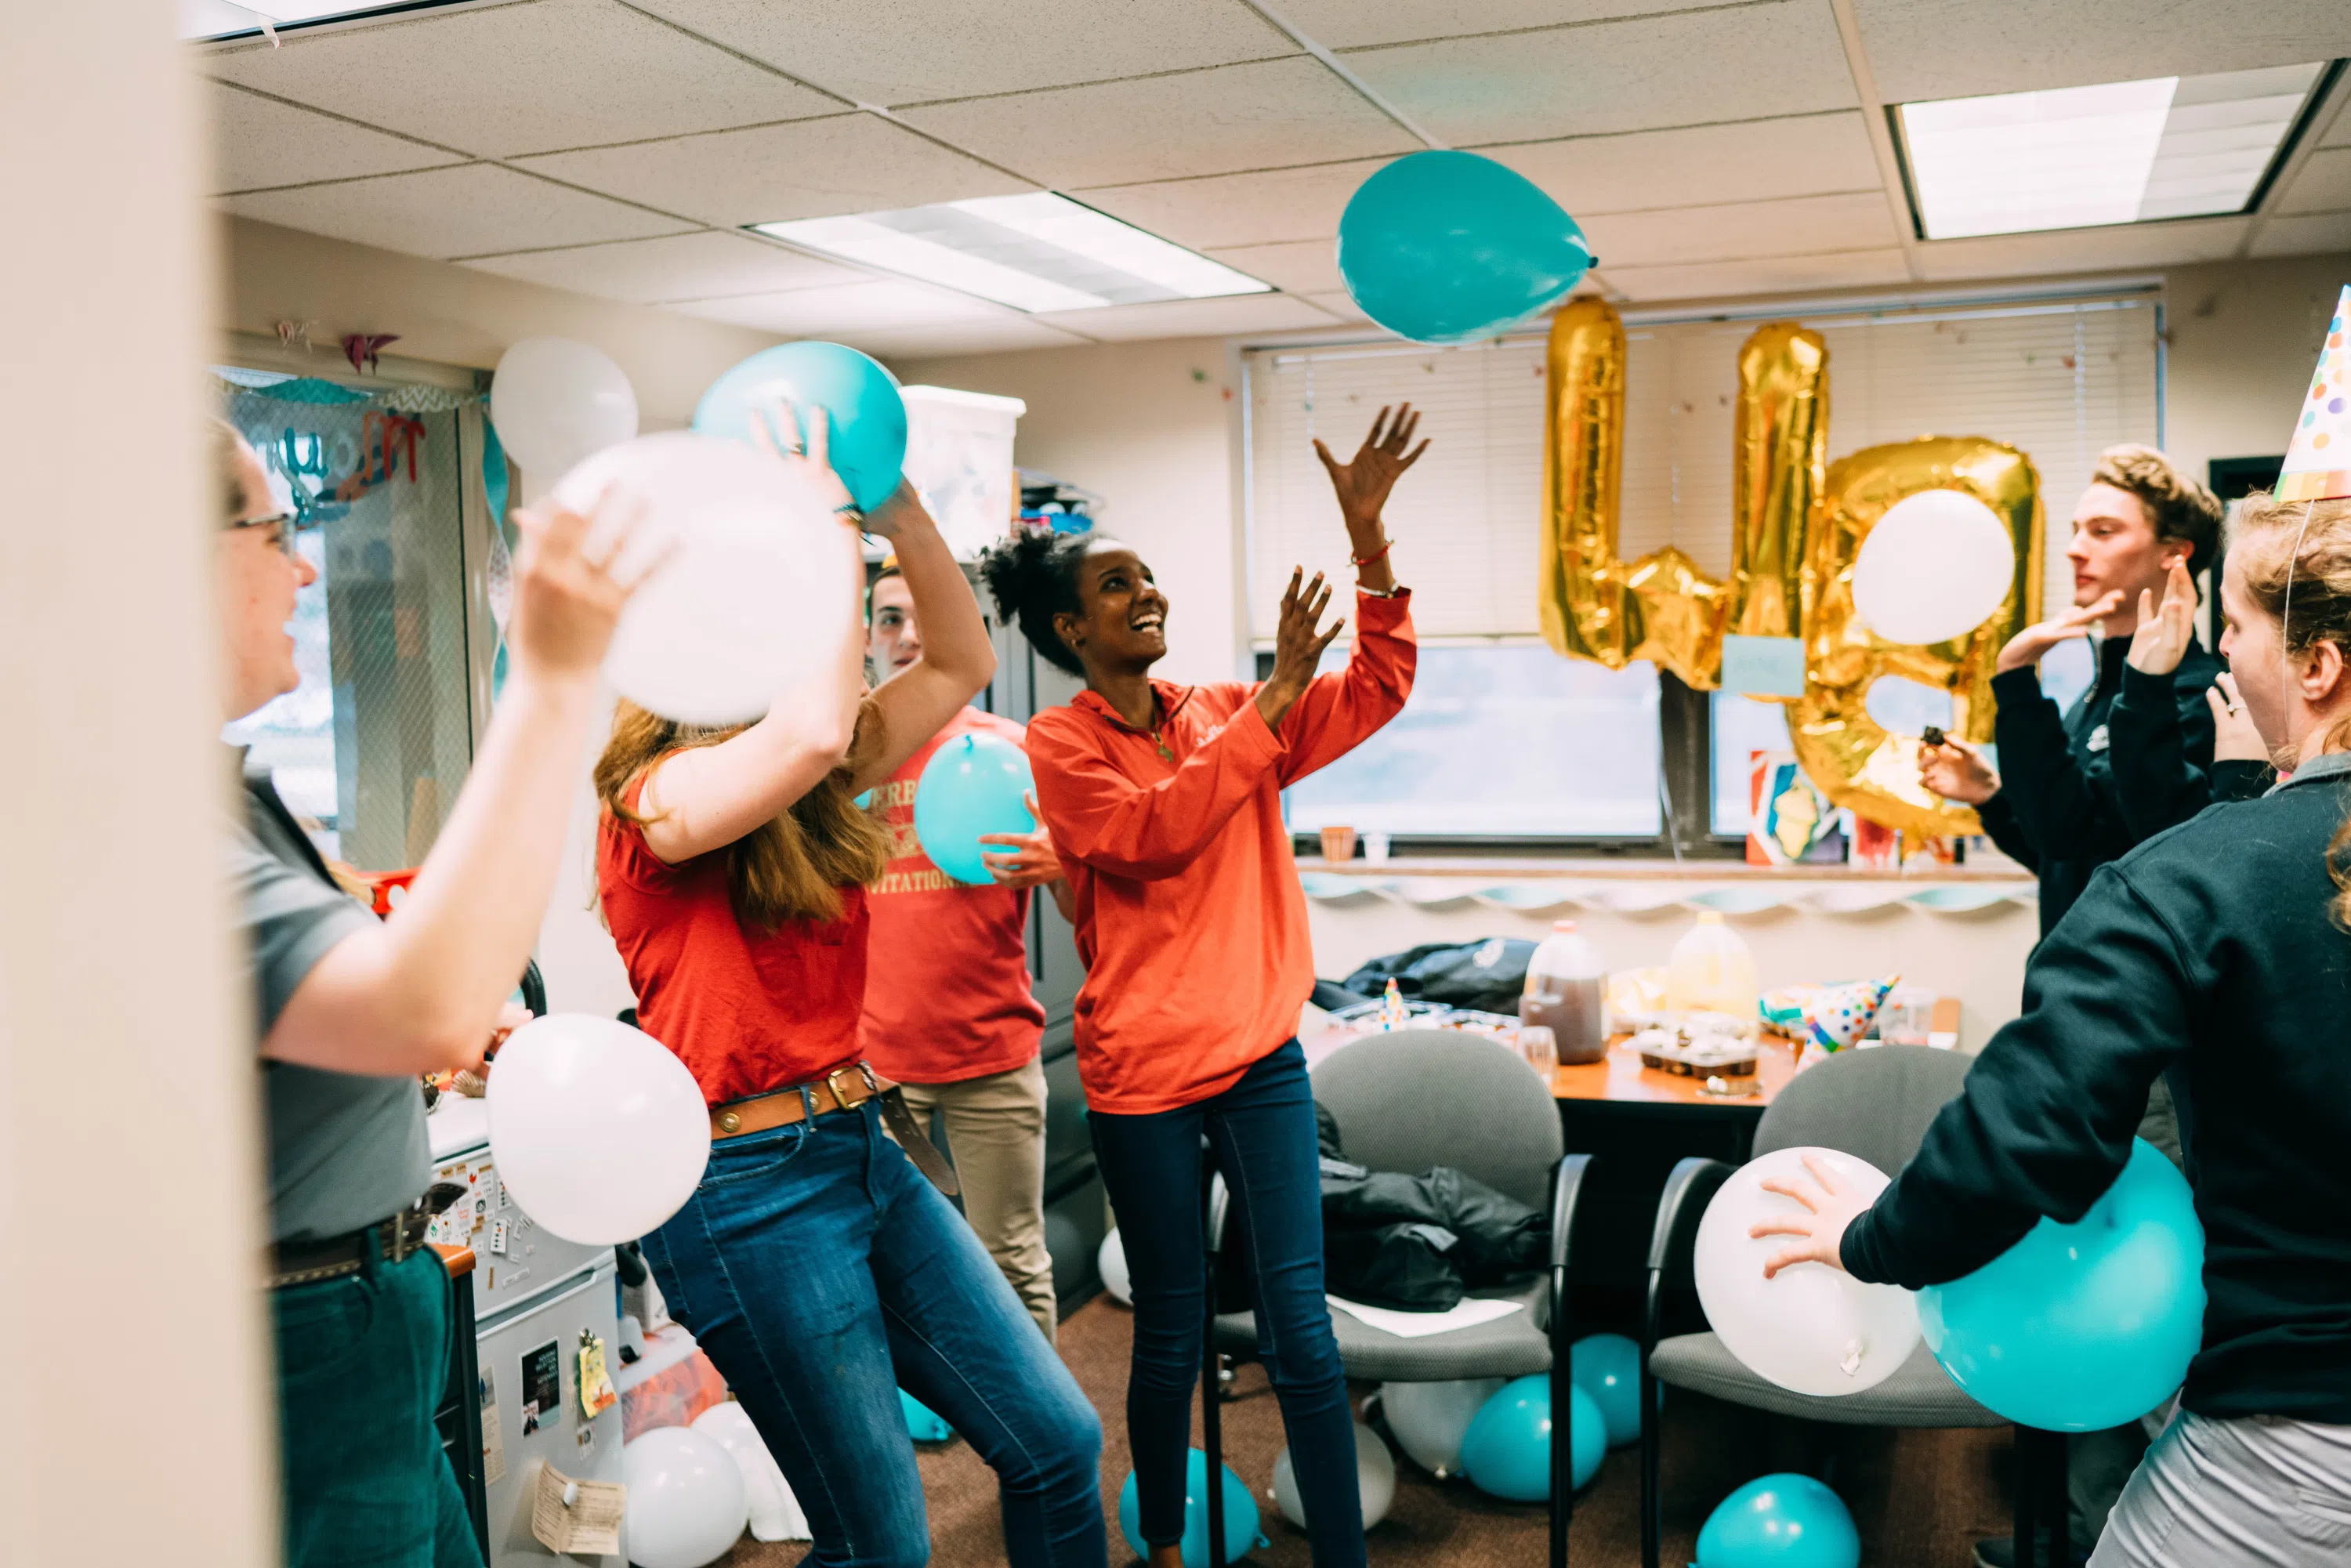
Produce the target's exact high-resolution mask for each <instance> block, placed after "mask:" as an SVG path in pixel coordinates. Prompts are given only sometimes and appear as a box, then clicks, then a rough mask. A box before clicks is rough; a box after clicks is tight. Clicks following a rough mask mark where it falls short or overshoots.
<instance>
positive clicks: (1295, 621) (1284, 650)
mask: <svg viewBox="0 0 2351 1568" xmlns="http://www.w3.org/2000/svg"><path fill="white" fill-rule="evenodd" d="M1305 575H1306V569H1305V568H1304V567H1298V568H1296V569H1294V570H1291V572H1290V591H1288V592H1286V593H1284V594H1283V595H1282V596H1281V625H1280V629H1279V630H1278V631H1277V632H1275V633H1274V643H1273V674H1270V675H1268V676H1267V677H1266V680H1265V685H1262V686H1259V688H1258V693H1257V711H1258V712H1259V714H1260V715H1261V716H1263V717H1264V719H1265V722H1266V727H1267V728H1269V729H1279V728H1280V727H1281V720H1282V717H1283V716H1284V715H1286V714H1288V713H1289V712H1290V705H1292V704H1293V703H1295V702H1297V701H1298V699H1299V698H1300V697H1301V696H1302V695H1305V692H1306V687H1307V685H1308V683H1310V682H1311V681H1312V680H1313V679H1314V671H1315V669H1316V667H1317V666H1318V665H1320V664H1322V650H1323V649H1325V648H1328V647H1329V646H1330V645H1331V644H1332V643H1333V642H1335V641H1337V640H1338V636H1339V633H1340V632H1343V631H1345V630H1346V627H1347V618H1346V617H1345V616H1343V615H1342V616H1341V617H1339V619H1338V620H1336V621H1333V622H1331V629H1330V630H1329V631H1328V632H1324V631H1322V630H1320V623H1321V622H1322V612H1323V611H1325V610H1327V609H1329V608H1330V606H1331V590H1330V588H1329V587H1328V586H1327V585H1325V584H1324V582H1323V580H1322V573H1321V572H1319V571H1318V572H1316V573H1315V574H1314V580H1313V581H1311V582H1309V583H1306V584H1305V585H1304V587H1303V588H1302V589H1301V586H1300V581H1301V579H1302V578H1304V577H1305Z"/></svg>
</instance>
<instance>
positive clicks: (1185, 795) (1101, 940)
mask: <svg viewBox="0 0 2351 1568" xmlns="http://www.w3.org/2000/svg"><path fill="white" fill-rule="evenodd" d="M1418 423H1419V422H1418V419H1417V417H1416V415H1414V414H1413V413H1412V412H1411V409H1410V407H1409V405H1406V406H1405V408H1402V409H1399V410H1395V411H1391V410H1388V409H1382V410H1381V411H1380V413H1379V417H1378V418H1377V419H1376V420H1375V421H1374V423H1373V425H1372V430H1371V434H1369V436H1368V437H1366V439H1365V440H1364V444H1363V446H1362V448H1361V449H1360V450H1359V451H1357V453H1356V454H1355V455H1354V458H1353V461H1352V462H1348V463H1341V462H1340V461H1338V460H1337V459H1336V458H1334V457H1332V455H1331V454H1330V453H1329V451H1328V450H1326V449H1325V448H1324V447H1323V445H1322V443H1321V442H1319V441H1318V442H1316V443H1315V450H1316V452H1317V453H1318V454H1319V455H1321V457H1322V463H1323V465H1324V467H1325V468H1326V469H1327V470H1328V472H1329V474H1330V476H1331V484H1332V490H1333V492H1334V493H1335V495H1336V497H1337V498H1338V501H1339V509H1340V514H1341V517H1342V519H1343V522H1344V523H1345V526H1346V530H1347V538H1348V543H1349V546H1350V549H1349V552H1348V553H1349V556H1350V558H1351V560H1352V564H1353V566H1354V568H1355V570H1356V579H1355V583H1356V601H1355V622H1354V624H1355V644H1354V647H1353V651H1352V653H1351V655H1350V657H1349V659H1348V661H1347V667H1346V669H1345V671H1344V672H1343V673H1332V674H1317V673H1316V672H1317V668H1318V666H1319V664H1320V662H1321V659H1322V653H1323V651H1324V650H1325V649H1327V648H1328V647H1329V646H1330V645H1331V643H1332V641H1333V640H1334V639H1336V638H1337V636H1338V635H1339V632H1340V631H1341V629H1342V628H1343V627H1344V626H1345V624H1346V622H1344V621H1343V620H1342V621H1340V622H1334V623H1333V624H1332V625H1331V626H1329V627H1328V628H1325V627H1323V625H1322V616H1323V614H1324V612H1326V611H1327V609H1328V607H1329V604H1330V599H1331V590H1330V589H1328V588H1326V587H1325V586H1323V581H1322V578H1321V577H1320V576H1319V575H1318V576H1317V577H1316V578H1315V579H1314V580H1312V581H1311V582H1307V581H1305V580H1304V577H1305V574H1304V572H1303V571H1302V570H1301V571H1300V572H1298V573H1297V574H1295V575H1293V576H1292V578H1291V580H1290V586H1289V591H1287V592H1286V593H1284V594H1283V596H1282V600H1281V612H1280V630H1279V636H1278V640H1277V643H1276V647H1275V652H1274V662H1273V673H1272V674H1271V675H1270V676H1269V677H1268V678H1267V679H1265V680H1263V681H1259V682H1252V683H1246V684H1244V683H1239V682H1234V683H1228V684H1220V685H1203V686H1187V685H1177V684H1175V683H1174V682H1169V681H1159V680H1154V679H1152V678H1151V670H1152V667H1153V666H1154V665H1155V664H1157V663H1158V662H1159V661H1160V660H1161V659H1163V658H1165V656H1166V653H1167V634H1166V632H1167V615H1168V609H1169V606H1168V599H1167V595H1166V594H1165V592H1164V591H1161V589H1160V587H1159V585H1158V583H1157V582H1156V580H1155V579H1154V578H1153V576H1152V573H1151V569H1150V568H1149V566H1147V565H1146V564H1144V560H1143V559H1142V558H1141V557H1140V556H1138V555H1137V554H1136V553H1135V552H1134V550H1133V549H1129V548H1128V547H1127V546H1125V545H1123V544H1122V543H1120V542H1119V541H1118V540H1116V539H1113V538H1106V537H1104V536H1102V535H1100V534H1044V533H1034V532H1030V533H1023V534H1021V535H1019V536H1017V537H1016V538H1014V539H1012V540H1011V541H1009V542H1008V543H1007V544H1003V545H999V546H998V547H997V548H996V549H993V550H991V551H990V552H989V553H988V555H987V558H986V559H985V560H984V561H983V569H984V570H985V571H986V573H987V584H988V588H989V590H990V591H991V592H993V593H994V595H995V597H996V601H997V605H998V609H999V610H1000V611H1001V612H1002V613H1003V615H1004V617H1005V619H1006V620H1007V621H1017V622H1019V626H1020V630H1021V632H1023V634H1025V635H1026V636H1027V637H1028V639H1029V643H1030V645H1031V646H1032V647H1034V648H1035V649H1036V650H1037V652H1038V653H1040V654H1041V655H1042V656H1043V657H1044V658H1046V659H1047V660H1048V661H1050V663H1052V664H1055V665H1057V666H1058V667H1060V668H1061V669H1064V670H1067V671H1069V672H1070V673H1071V674H1077V675H1081V676H1083V677H1084V679H1085V682H1086V689H1085V690H1084V691H1082V692H1080V693H1079V694H1078V695H1077V696H1076V698H1075V699H1073V700H1072V701H1071V704H1070V705H1069V706H1066V707H1056V708H1048V709H1047V710H1046V711H1045V712H1043V713H1040V714H1039V715H1038V716H1036V717H1035V718H1033V719H1031V720H1030V721H1029V757H1030V758H1031V759H1032V760H1033V762H1034V763H1035V766H1036V773H1037V798H1038V800H1040V801H1041V802H1042V803H1043V805H1044V808H1045V820H1046V825H1047V826H1048V827H1049V828H1050V830H1051V831H1052V834H1053V841H1054V843H1055V844H1057V845H1058V846H1059V847H1060V850H1061V861H1062V863H1063V865H1064V866H1065V867H1066V869H1067V871H1068V874H1069V877H1070V883H1071V890H1072V892H1073V893H1074V894H1075V899H1076V904H1077V917H1078V918H1077V936H1078V952H1079V954H1080V956H1082V957H1083V958H1084V959H1085V961H1086V979H1085V984H1084V987H1083V988H1081V990H1080V991H1079V993H1078V999H1077V1009H1076V1013H1077V1017H1076V1026H1077V1045H1078V1071H1079V1076H1080V1078H1081V1081H1082V1082H1083V1083H1084V1085H1085V1091H1086V1104H1087V1108H1088V1113H1089V1114H1088V1118H1087V1120H1088V1126H1089V1130H1090V1131H1091V1133H1092V1138H1093V1145H1094V1155H1095V1160H1096V1163H1097V1165H1098V1166H1099V1168H1100V1169H1101V1171H1102V1182H1103V1185H1104V1186H1105V1187H1107V1188H1108V1190H1109V1193H1110V1199H1111V1204H1112V1207H1113V1208H1115V1209H1116V1210H1117V1213H1118V1221H1119V1235H1120V1237H1121V1239H1123V1243H1124V1246H1125V1249H1126V1261H1127V1267H1128V1270H1129V1275H1130V1279H1131V1282H1132V1285H1133V1288H1134V1358H1133V1364H1132V1365H1131V1367H1130V1369H1129V1375H1128V1381H1127V1391H1126V1426H1127V1437H1128V1442H1129V1446H1130V1447H1131V1448H1132V1449H1133V1451H1134V1488H1135V1500H1136V1513H1137V1530H1138V1534H1139V1538H1140V1543H1141V1545H1142V1547H1143V1548H1144V1550H1146V1552H1147V1554H1148V1556H1149V1559H1150V1563H1151V1568H1179V1565H1180V1564H1181V1563H1182V1562H1183V1561H1184V1558H1183V1552H1182V1546H1181V1542H1183V1540H1184V1538H1185V1535H1186V1505H1185V1490H1186V1480H1185V1478H1186V1467H1187V1465H1188V1463H1189V1460H1188V1458H1187V1446H1188V1444H1189V1441H1190V1437H1191V1429H1192V1419H1191V1414H1190V1411H1191V1399H1192V1388H1193V1385H1194V1384H1195V1382H1196V1380H1197V1378H1198V1376H1199V1372H1200V1366H1201V1362H1202V1357H1203V1354H1204V1350H1203V1346H1202V1343H1201V1334H1202V1332H1203V1325H1204V1323H1205V1322H1206V1307H1207V1297H1206V1290H1207V1267H1206V1263H1205V1260H1204V1247H1205V1241H1204V1238H1203V1232H1202V1227H1203V1223H1204V1216H1203V1214H1202V1204H1201V1196H1202V1184H1203V1161H1204V1157H1212V1158H1213V1159H1214V1161H1215V1163H1216V1166H1217V1169H1218V1170H1219V1171H1221V1172H1222V1173H1223V1175H1224V1177H1225V1181H1226V1184H1227V1186H1228V1190H1229V1191H1230V1192H1231V1194H1232V1201H1233V1205H1234V1207H1235V1211H1236V1214H1237V1217H1238V1223H1239V1224H1240V1226H1241V1227H1242V1228H1243V1229H1244V1231H1245V1233H1246V1234H1247V1235H1248V1237H1249V1272H1250V1276H1251V1278H1250V1286H1251V1291H1250V1294H1251V1297H1252V1299H1253V1300H1254V1301H1255V1302H1256V1303H1257V1322H1258V1338H1259V1349H1260V1350H1261V1351H1262V1352H1263V1354H1264V1359H1265V1364H1266V1368H1267V1374H1268V1376H1269V1377H1270V1380H1271V1382H1272V1384H1273V1388H1274V1393H1275V1396H1276V1397H1277V1399H1278V1400H1279V1401H1280V1406H1281V1420H1282V1428H1283V1431H1284V1433H1285V1434H1286V1435H1287V1437H1288V1438H1289V1442H1290V1458H1291V1460H1292V1463H1293V1466H1294V1469H1295V1472H1296V1476H1297V1480H1298V1492H1299V1497H1300V1499H1301V1504H1302V1506H1303V1509H1304V1511H1305V1515H1306V1533H1307V1538H1308V1542H1309V1544H1310V1547H1311V1553H1312V1557H1313V1561H1314V1563H1315V1565H1316V1568H1360V1565H1361V1564H1362V1563H1363V1562H1364V1521H1363V1506H1362V1497H1361V1494H1360V1492H1359V1490H1358V1482H1357V1471H1356V1457H1355V1437H1354V1426H1353V1416H1352V1414H1351V1413H1350V1411H1349V1408H1348V1403H1347V1382H1346V1374H1345V1369H1344V1368H1343V1365H1342V1364H1341V1363H1340V1359H1339V1346H1338V1341H1337V1338H1336V1336H1335V1335H1334V1334H1333V1333H1332V1328H1331V1311H1330V1307H1329V1304H1328V1303H1327V1302H1326V1301H1325V1300H1324V1296H1323V1277H1322V1198H1321V1187H1320V1185H1319V1177H1318V1176H1317V1170H1318V1166H1319V1160H1320V1153H1321V1151H1320V1146H1319V1144H1318V1141H1317V1136H1316V1129H1315V1124H1314V1097H1313V1093H1312V1092H1311V1089H1310V1088H1309V1087H1308V1084H1307V1080H1306V1059H1305V1056H1304V1055H1303V1054H1302V1052H1301V1051H1300V1048H1299V1043H1298V1040H1297V1039H1296V1032H1297V1029H1298V1019H1299V1012H1300V1009H1301V1008H1303V1007H1304V1006H1305V1003H1306V999H1307V997H1308V995H1309V994H1310V993H1311V991H1312V989H1313V987H1314V967H1313V955H1312V952H1311V944H1310V943H1309V941H1308V936H1307V928H1306V899H1305V894H1303V892H1301V889H1300V886H1299V882H1298V870H1297V867H1296V865H1295V864H1294V863H1293V862H1292V861H1291V857H1290V832H1289V829H1288V828H1287V827H1286V826H1285V825H1284V824H1283V821H1282V812H1281V791H1282V790H1283V789H1285V788H1287V787H1288V786H1290V785H1291V784H1294V783H1296V782H1297V781H1298V780H1299V779H1303V778H1305V777H1306V776H1307V775H1309V774H1311V773H1312V772H1313V771H1314V770H1315V769H1317V768H1322V767H1324V766H1326V765H1328V764H1330V763H1332V762H1333V761H1336V760H1337V759H1338V758H1341V757H1343V756H1344V755H1345V754H1346V753H1347V752H1348V751H1349V750H1351V749H1352V748H1353V747H1355V746H1357V745H1358V744H1360V743H1361V742H1362V741H1363V740H1364V738H1365V737H1368V736H1370V735H1371V734H1373V733H1374V731H1376V730H1377V729H1378V728H1379V727H1381V726H1382V725H1384V724H1386V723H1387V722H1388V720H1390V719H1391V718H1393V717H1395V715H1396V714H1397V713H1398V712H1399V711H1401V710H1402V708H1403V707H1404V705H1405V698H1406V696H1407V695H1409V694H1410V692H1411V690H1412V676H1413V669H1414V662H1415V658H1416V654H1415V643H1414V640H1413V631H1412V607H1411V595H1410V591H1409V590H1406V589H1403V588H1400V587H1398V586H1397V585H1396V580H1395V575H1394V574H1393V572H1392V571H1391V570H1390V567H1389V564H1388V552H1389V541H1388V538H1387V537H1386V529H1385V526H1384V522H1383V520H1382V514H1383V510H1384V507H1385V505H1386V502H1387V498H1388V493H1389V491H1390V490H1391V489H1392V488H1393V487H1394V486H1395V482H1396V480H1397V479H1398V478H1399V477H1401V476H1402V475H1403V474H1404V472H1405V470H1406V469H1408V468H1409V467H1411V466H1412V465H1413V464H1414V463H1415V462H1416V461H1417V460H1418V458H1419V456H1420V454H1421V453H1422V452H1423V451H1425V450H1426V443H1423V444H1421V446H1419V447H1415V446H1413V445H1412V436H1413V433H1414V431H1415V430H1416V428H1417V426H1418ZM883 689H884V690H887V689H888V688H887V687H884V688H883ZM1204 1134H1205V1137H1206V1140H1207V1142H1208V1143H1209V1144H1210V1145H1212V1149H1213V1154H1212V1155H1207V1156H1204V1155H1203V1152H1202V1148H1201V1145H1202V1142H1203V1136H1204ZM1209 1397H1210V1398H1214V1397H1215V1392H1214V1390H1213V1389H1211V1390H1210V1392H1209Z"/></svg>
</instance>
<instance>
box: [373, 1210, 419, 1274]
mask: <svg viewBox="0 0 2351 1568" xmlns="http://www.w3.org/2000/svg"><path fill="white" fill-rule="evenodd" d="M414 1218H421V1217H419V1216H418V1215H417V1214H416V1212H415V1211H414V1210H413V1209H405V1208H403V1209H402V1210H401V1211H400V1212H399V1213H398V1214H395V1215H393V1216H392V1218H390V1219H388V1220H386V1221H384V1224H385V1225H386V1226H387V1227H389V1228H390V1234H389V1235H387V1236H386V1238H385V1239H384V1240H383V1242H382V1243H381V1247H380V1250H381V1252H382V1254H383V1257H384V1260H385V1261H386V1262H390V1263H405V1262H407V1261H408V1260H409V1259H411V1258H413V1257H414V1256H415V1255H416V1253H417V1251H418V1249H421V1248H423V1245H424V1227H423V1225H421V1224H420V1225H419V1226H417V1227H416V1229H415V1232H414V1234H413V1235H412V1234H411V1233H410V1231H409V1228H408V1223H409V1221H410V1220H411V1219H414Z"/></svg>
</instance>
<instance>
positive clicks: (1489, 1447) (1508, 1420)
mask: <svg viewBox="0 0 2351 1568" xmlns="http://www.w3.org/2000/svg"><path fill="white" fill-rule="evenodd" d="M1568 1404H1569V1408H1570V1411H1571V1416H1570V1419H1571V1421H1572V1422H1573V1426H1574V1427H1575V1432H1574V1437H1573V1445H1574V1446H1573V1448H1570V1449H1569V1451H1568V1479H1569V1482H1570V1484H1571V1485H1573V1486H1576V1487H1581V1486H1583V1483H1584V1482H1586V1481H1588V1480H1590V1479H1592V1477H1593V1472H1594V1471H1596V1470H1598V1469H1600V1459H1601V1456H1602V1455H1604V1454H1605V1453H1606V1452H1607V1451H1608V1424H1607V1422H1606V1420H1605V1419H1604V1418H1603V1417H1602V1416H1601V1414H1600V1406H1597V1405H1594V1404H1593V1402H1592V1396H1591V1395H1589V1394H1586V1393H1585V1392H1584V1391H1583V1389H1581V1388H1578V1387H1575V1386H1574V1385H1572V1384H1571V1385H1569V1388H1568ZM1551 1432H1552V1427H1551V1378H1550V1375H1548V1374H1544V1373H1536V1374H1534V1375H1531V1376H1528V1377H1521V1378H1520V1379H1518V1380H1517V1381H1516V1382H1513V1383H1506V1384H1504V1385H1502V1388H1501V1391H1500V1392H1499V1393H1498V1394H1496V1395H1495V1396H1493V1397H1492V1398H1491V1399H1489V1400H1487V1401H1486V1404H1485V1407H1484V1408H1483V1409H1481V1410H1479V1412H1478V1414H1477V1415H1476V1416H1474V1417H1472V1418H1471V1420H1470V1422H1469V1430H1468V1433H1467V1434H1465V1435H1464V1436H1463V1437H1462V1439H1461V1470H1462V1473H1463V1474H1464V1475H1467V1476H1468V1478H1469V1479H1470V1481H1471V1483H1472V1484H1473V1485H1475V1486H1476V1487H1477V1488H1478V1490H1479V1491H1485V1492H1491V1493H1493V1494H1494V1495H1495V1496H1496V1497H1500V1498H1508V1499H1510V1500H1511V1501H1512V1502H1541V1501H1543V1500H1545V1499H1547V1498H1549V1497H1550V1496H1551Z"/></svg>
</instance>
